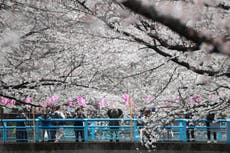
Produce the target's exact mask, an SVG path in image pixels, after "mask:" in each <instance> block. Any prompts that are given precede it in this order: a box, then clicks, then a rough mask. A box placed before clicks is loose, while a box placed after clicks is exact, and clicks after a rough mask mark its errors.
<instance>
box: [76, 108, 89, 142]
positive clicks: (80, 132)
mask: <svg viewBox="0 0 230 153" xmlns="http://www.w3.org/2000/svg"><path fill="white" fill-rule="evenodd" d="M75 118H76V119H81V120H78V121H75V122H74V126H76V128H75V130H74V132H75V137H76V142H78V141H79V136H80V137H81V140H82V142H84V141H85V140H84V124H83V118H86V116H85V115H84V114H83V110H82V108H80V107H79V108H77V109H76V114H75Z"/></svg>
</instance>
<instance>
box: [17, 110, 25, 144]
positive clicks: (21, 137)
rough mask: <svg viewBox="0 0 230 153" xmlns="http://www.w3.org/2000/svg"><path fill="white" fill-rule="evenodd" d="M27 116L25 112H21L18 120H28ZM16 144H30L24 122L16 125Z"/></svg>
mask: <svg viewBox="0 0 230 153" xmlns="http://www.w3.org/2000/svg"><path fill="white" fill-rule="evenodd" d="M26 118H27V117H26V115H25V113H24V112H23V110H20V111H19V113H18V115H17V116H16V119H26ZM16 142H28V137H27V131H26V124H25V122H24V121H20V122H17V123H16Z"/></svg>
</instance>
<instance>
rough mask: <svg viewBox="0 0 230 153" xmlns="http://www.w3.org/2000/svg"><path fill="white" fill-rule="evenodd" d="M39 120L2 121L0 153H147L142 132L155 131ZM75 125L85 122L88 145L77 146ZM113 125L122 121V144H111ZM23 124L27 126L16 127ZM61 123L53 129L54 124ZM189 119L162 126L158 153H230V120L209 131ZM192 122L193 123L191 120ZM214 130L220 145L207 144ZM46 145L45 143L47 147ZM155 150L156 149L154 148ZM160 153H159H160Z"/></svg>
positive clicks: (128, 123) (134, 123)
mask: <svg viewBox="0 0 230 153" xmlns="http://www.w3.org/2000/svg"><path fill="white" fill-rule="evenodd" d="M42 121H44V120H39V119H2V120H1V126H0V142H2V143H0V145H1V147H0V148H1V149H0V152H12V153H13V152H17V153H18V152H23V153H27V152H31V151H34V152H41V153H43V152H44V153H45V152H47V151H48V150H55V153H58V152H62V151H65V153H67V152H68V151H69V152H73V151H74V150H75V151H76V152H77V150H78V152H79V151H80V152H82V153H85V152H92V150H93V151H94V152H97V151H98V152H99V151H103V152H106V151H108V152H110V153H111V152H113V151H119V152H131V151H132V152H133V151H140V150H142V151H141V152H143V151H147V150H148V149H147V148H146V147H144V146H143V145H141V143H140V141H141V137H140V129H143V128H145V129H146V128H147V129H149V128H150V129H151V128H154V127H142V126H139V125H138V119H130V118H119V119H109V118H85V119H51V120H48V121H49V122H50V123H51V125H49V126H43V125H42ZM76 121H82V122H83V123H84V126H81V128H82V130H83V132H84V138H83V139H84V140H85V142H84V143H82V142H78V143H75V133H74V129H76V128H79V127H80V126H74V123H75V122H76ZM110 121H119V122H120V123H121V124H120V126H119V136H118V140H119V142H110V141H109V140H111V136H110V134H109V133H110V131H111V130H112V129H113V128H114V127H118V126H108V122H110ZM19 122H23V123H25V126H16V123H19ZM57 122H58V123H62V124H60V125H54V123H57ZM187 122H188V120H187V119H175V120H174V121H173V122H172V124H171V125H170V126H161V127H159V128H161V129H162V130H163V131H165V132H164V134H162V135H161V136H160V138H159V141H158V142H156V143H154V145H155V146H156V149H157V150H158V152H159V153H163V152H167V151H168V150H170V152H172V153H174V152H175V153H177V152H180V151H182V152H186V151H187V152H188V153H190V151H191V150H192V151H193V153H196V152H197V153H198V152H199V153H203V152H204V153H207V152H210V151H211V152H212V153H219V152H221V153H225V152H226V153H227V152H230V147H229V143H230V120H229V119H220V120H216V121H215V122H216V123H218V124H217V126H211V127H207V126H206V125H205V123H206V120H196V121H192V122H194V126H190V127H188V126H186V123H187ZM190 122H191V120H190ZM60 128H63V129H64V136H63V137H62V139H61V142H60V143H49V142H46V141H49V140H51V139H50V138H47V137H44V135H43V132H44V131H46V130H50V131H52V130H53V131H56V130H57V129H60ZM188 128H193V129H194V131H195V142H189V143H188V142H187V140H188V139H187V135H186V132H187V130H188ZM209 128H210V129H215V130H216V131H217V143H216V144H213V143H212V144H208V143H207V136H206V135H207V130H208V129H209ZM20 129H21V130H25V131H26V132H27V138H26V141H24V142H27V143H17V142H16V141H17V137H16V130H19V131H20ZM44 142H45V143H44ZM151 149H154V148H151ZM158 152H157V153H158Z"/></svg>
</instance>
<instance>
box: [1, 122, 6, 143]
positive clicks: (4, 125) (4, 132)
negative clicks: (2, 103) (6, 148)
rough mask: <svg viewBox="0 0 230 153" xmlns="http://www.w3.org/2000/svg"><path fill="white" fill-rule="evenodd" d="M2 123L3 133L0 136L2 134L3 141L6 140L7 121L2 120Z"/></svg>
mask: <svg viewBox="0 0 230 153" xmlns="http://www.w3.org/2000/svg"><path fill="white" fill-rule="evenodd" d="M2 123H3V130H2V131H3V134H2V136H3V142H6V140H7V122H6V121H4V120H3V121H2Z"/></svg>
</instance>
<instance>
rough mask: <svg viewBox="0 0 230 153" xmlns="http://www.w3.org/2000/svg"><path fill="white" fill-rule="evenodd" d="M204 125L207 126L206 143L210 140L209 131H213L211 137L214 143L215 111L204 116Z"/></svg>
mask: <svg viewBox="0 0 230 153" xmlns="http://www.w3.org/2000/svg"><path fill="white" fill-rule="evenodd" d="M206 120H207V121H206V126H207V137H208V143H210V142H211V133H213V139H214V142H215V143H216V129H215V128H216V123H215V122H214V120H215V113H211V112H209V113H208V115H207V117H206Z"/></svg>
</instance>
